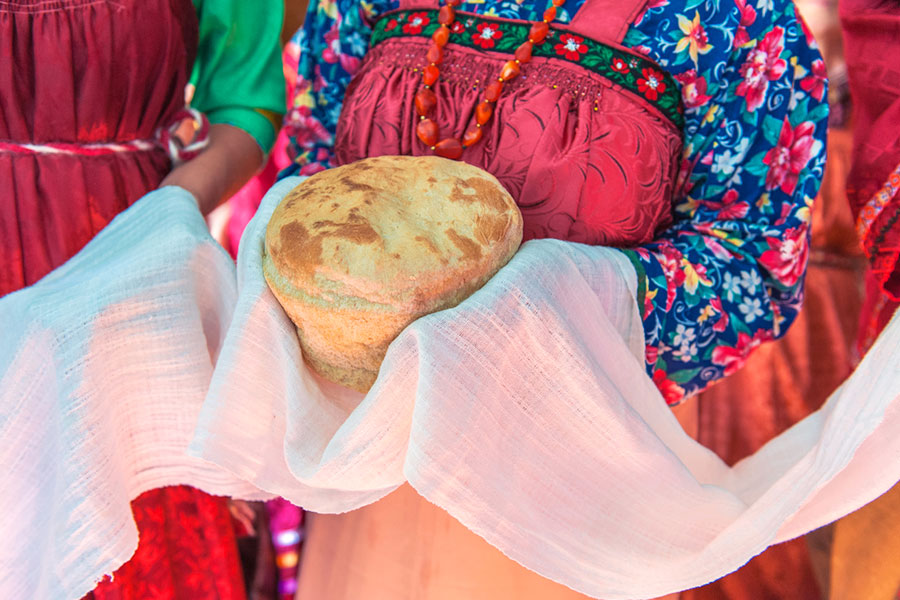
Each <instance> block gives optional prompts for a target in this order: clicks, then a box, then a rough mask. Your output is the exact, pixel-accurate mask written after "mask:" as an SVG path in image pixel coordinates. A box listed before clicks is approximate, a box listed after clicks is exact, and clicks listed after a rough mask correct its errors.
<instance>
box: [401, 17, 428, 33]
mask: <svg viewBox="0 0 900 600" xmlns="http://www.w3.org/2000/svg"><path fill="white" fill-rule="evenodd" d="M430 22H431V19H429V18H428V14H427V13H424V12H415V13H412V14H410V15H409V16H408V17H407V18H406V23H405V24H404V25H403V33H408V34H410V35H416V34H419V33H422V28H423V27H425V26H426V25H428V24H429V23H430Z"/></svg>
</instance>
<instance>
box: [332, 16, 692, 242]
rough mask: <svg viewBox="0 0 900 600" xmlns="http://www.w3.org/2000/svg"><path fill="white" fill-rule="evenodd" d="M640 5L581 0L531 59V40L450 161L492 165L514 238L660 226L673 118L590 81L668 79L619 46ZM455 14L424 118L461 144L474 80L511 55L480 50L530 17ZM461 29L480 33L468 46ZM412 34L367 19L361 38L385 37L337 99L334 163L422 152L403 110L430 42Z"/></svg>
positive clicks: (479, 87)
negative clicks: (479, 130) (515, 73)
mask: <svg viewBox="0 0 900 600" xmlns="http://www.w3.org/2000/svg"><path fill="white" fill-rule="evenodd" d="M643 5H644V2H643V1H642V0H625V1H623V2H616V3H610V2H605V1H604V0H587V3H586V4H585V5H584V6H583V7H582V8H581V10H579V11H578V13H577V14H576V15H575V18H574V19H573V20H572V22H571V24H569V25H568V26H558V27H557V26H554V29H557V30H558V31H556V32H552V33H551V35H550V36H549V37H548V38H547V40H546V41H545V42H544V44H543V48H542V50H543V51H544V52H547V51H548V50H549V51H550V53H552V55H553V58H548V57H546V56H540V55H539V52H538V47H537V46H536V48H535V55H534V58H533V59H532V60H531V62H529V63H528V64H526V65H524V67H523V69H522V75H521V76H520V77H518V78H516V79H513V80H512V81H510V82H508V83H506V84H505V87H504V90H503V93H502V95H501V96H500V99H499V102H498V103H497V104H496V106H495V108H494V116H493V117H492V118H491V121H490V122H489V125H488V126H487V127H485V131H484V138H483V139H482V140H481V141H480V142H479V143H477V144H475V145H474V146H471V147H470V148H467V149H466V150H465V151H464V153H463V156H462V160H464V161H465V162H468V163H470V164H473V165H475V166H478V167H480V168H482V169H484V170H486V171H488V172H490V173H492V174H493V175H494V176H496V177H497V178H498V179H499V180H500V182H501V183H502V184H503V185H504V186H505V187H506V189H507V190H509V192H510V193H511V194H512V195H513V197H514V198H515V199H516V201H517V202H518V204H519V207H520V208H521V210H522V214H523V217H524V219H525V239H532V238H547V237H550V238H557V239H563V240H568V241H574V242H583V243H588V244H600V245H605V246H633V245H637V244H640V243H644V242H649V241H651V240H652V239H653V238H654V234H655V233H656V232H657V231H659V230H660V229H661V228H663V227H665V226H666V225H669V224H670V223H671V221H672V214H671V213H672V209H671V202H672V197H673V192H674V185H675V176H676V172H677V169H678V164H679V157H680V156H681V145H682V142H681V130H680V127H678V124H677V121H678V118H679V116H680V113H679V112H677V108H675V112H672V111H670V113H669V114H668V115H667V114H666V113H665V112H664V111H663V110H661V109H660V107H659V105H658V104H654V103H653V102H651V101H649V100H648V97H650V96H654V95H655V94H652V93H651V94H649V95H642V94H641V93H640V92H639V91H638V90H637V89H635V90H627V89H624V88H623V87H622V86H620V85H619V84H618V83H616V82H615V81H614V80H613V79H609V78H607V77H604V76H603V75H601V73H603V72H604V71H605V72H606V73H607V74H609V75H611V76H612V77H613V78H615V77H616V76H617V74H619V73H621V72H623V71H632V70H634V71H633V72H640V73H642V74H643V75H644V80H645V82H648V83H649V85H653V82H654V81H657V80H658V81H664V80H665V79H666V78H668V76H667V75H666V74H665V72H664V71H663V69H662V68H660V67H659V66H658V65H656V64H655V63H653V62H652V61H651V60H649V59H648V58H646V57H644V56H643V55H641V54H638V53H636V52H634V51H633V50H630V49H627V48H625V47H623V46H622V45H621V41H622V37H623V36H624V34H625V32H626V30H627V29H628V25H629V24H630V22H631V21H632V20H633V18H634V16H635V15H636V14H638V13H639V11H640V10H641V9H642V8H643ZM437 8H438V2H437V1H436V0H404V1H403V2H401V4H400V10H399V11H395V13H394V14H397V15H402V14H405V12H404V11H410V10H415V11H419V10H421V11H423V12H422V15H423V16H424V17H426V18H429V19H434V18H435V17H433V16H432V17H429V16H428V15H429V13H428V12H427V11H433V10H435V9H437ZM456 20H457V22H458V23H459V24H460V27H462V26H465V27H466V29H465V32H459V33H452V34H451V36H450V42H451V43H450V44H449V45H448V46H447V47H446V48H445V54H444V61H443V64H441V66H440V72H441V76H440V80H439V82H438V84H437V85H436V88H435V91H436V93H437V98H438V104H437V108H436V116H435V117H434V120H435V121H436V122H437V123H438V125H439V126H440V128H441V132H442V137H443V136H446V135H453V136H456V137H458V138H460V139H461V138H462V134H463V133H464V132H465V130H466V129H467V128H468V127H469V125H470V124H471V123H472V122H474V112H475V107H476V105H477V104H478V103H479V102H481V100H482V99H483V96H484V87H485V86H486V84H487V83H490V82H492V81H495V80H496V78H497V76H498V74H499V73H500V70H501V68H502V66H503V64H504V63H505V62H506V61H507V60H509V59H510V58H511V56H510V54H511V52H502V51H498V52H489V53H487V54H486V53H484V52H483V49H488V50H490V49H492V48H495V47H496V48H497V49H498V50H500V49H505V47H506V46H507V45H509V44H510V43H514V45H512V46H511V48H512V49H513V50H514V48H515V47H516V46H518V44H519V43H521V42H523V41H525V40H526V39H527V30H528V28H529V27H530V24H529V23H527V22H524V21H512V20H508V19H490V18H486V17H481V16H477V17H476V16H474V15H473V16H468V15H466V14H465V13H458V14H457V19H456ZM501 22H502V23H504V25H505V26H504V29H505V30H506V34H505V35H504V36H503V38H506V39H503V38H490V37H489V36H490V35H491V34H492V33H493V32H494V29H492V27H494V26H495V25H494V24H496V23H501ZM467 23H468V25H466V24H467ZM510 24H512V25H516V24H518V27H515V26H513V27H512V28H510V27H509V25H510ZM485 28H487V29H488V30H489V31H488V32H487V33H485ZM451 31H453V30H452V29H451ZM473 31H481V32H482V36H481V37H480V38H478V39H475V40H474V41H473V37H472V32H473ZM551 31H552V30H551ZM563 32H566V33H563ZM410 33H412V34H415V33H417V32H416V31H415V29H414V28H413V29H411V28H410V27H409V24H408V23H407V24H406V25H402V26H401V25H400V24H399V23H397V21H396V20H395V21H394V22H393V24H392V20H391V13H388V14H387V15H385V16H384V17H383V18H382V19H381V20H380V21H379V23H378V24H377V25H376V31H375V33H374V35H373V40H383V41H381V42H380V43H377V45H375V46H374V47H373V48H372V50H371V51H369V52H368V53H367V54H366V56H365V58H364V60H363V62H362V65H361V67H360V70H359V72H358V73H357V75H356V76H355V77H354V78H353V81H352V82H351V83H350V86H349V87H348V89H347V94H346V97H345V99H344V106H343V111H342V113H341V119H340V121H339V124H338V129H337V137H336V141H335V156H336V161H337V163H338V164H347V163H351V162H353V161H355V160H359V159H361V158H365V157H371V156H380V155H413V156H416V155H422V154H430V153H431V151H430V150H429V149H428V148H427V147H426V146H425V145H424V144H423V143H422V142H421V141H419V139H418V138H417V137H416V133H415V127H416V122H417V120H416V118H415V116H416V113H415V110H414V107H413V97H414V96H415V93H416V91H417V90H418V89H419V88H420V87H421V86H422V75H421V69H422V68H423V67H424V66H425V54H426V52H427V51H428V46H429V44H430V40H429V39H428V38H427V37H423V36H416V35H408V34H410ZM516 33H518V34H519V35H518V36H515V37H516V39H515V40H513V39H512V38H513V37H514V34H516ZM404 34H407V35H404ZM385 38H386V39H385ZM519 38H521V39H519ZM464 42H469V43H470V44H471V45H472V47H465V46H464V45H463V43H464ZM476 45H477V46H480V48H476V47H474V46H476ZM567 46H569V47H570V48H571V47H575V48H578V49H579V50H576V51H574V52H572V51H570V50H569V48H567ZM581 48H584V49H585V50H586V51H584V52H582V51H581V50H580V49H581ZM600 57H608V58H604V59H601V58H600ZM559 58H563V59H565V58H568V59H569V60H558V59H559ZM598 59H599V60H602V61H603V62H602V63H598ZM592 60H593V63H594V64H592V65H591V67H592V68H588V64H589V63H591V62H592ZM667 83H668V84H669V85H668V86H666V87H668V89H669V90H677V89H678V87H677V86H676V84H675V83H674V81H667ZM660 87H661V88H662V86H660ZM677 96H678V94H677V92H676V97H677ZM675 103H676V105H677V100H676V101H675Z"/></svg>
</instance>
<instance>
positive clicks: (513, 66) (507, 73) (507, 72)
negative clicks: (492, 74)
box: [500, 60, 519, 81]
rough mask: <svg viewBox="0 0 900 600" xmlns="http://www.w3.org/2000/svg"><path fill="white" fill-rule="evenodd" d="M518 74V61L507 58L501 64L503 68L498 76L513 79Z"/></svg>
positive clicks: (504, 79)
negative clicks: (504, 62)
mask: <svg viewBox="0 0 900 600" xmlns="http://www.w3.org/2000/svg"><path fill="white" fill-rule="evenodd" d="M518 76H519V63H517V62H516V61H514V60H509V61H507V62H506V64H505V65H503V70H502V71H500V78H501V79H503V81H509V80H510V79H515V78H516V77H518Z"/></svg>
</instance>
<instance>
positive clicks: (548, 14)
mask: <svg viewBox="0 0 900 600" xmlns="http://www.w3.org/2000/svg"><path fill="white" fill-rule="evenodd" d="M555 18H556V7H555V6H551V7H550V8H548V9H547V10H545V11H544V21H546V22H548V23H549V22H550V21H552V20H553V19H555Z"/></svg>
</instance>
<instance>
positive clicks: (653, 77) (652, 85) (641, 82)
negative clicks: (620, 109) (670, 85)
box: [637, 67, 666, 101]
mask: <svg viewBox="0 0 900 600" xmlns="http://www.w3.org/2000/svg"><path fill="white" fill-rule="evenodd" d="M641 74H642V75H643V78H639V79H638V80H637V84H638V90H640V92H641V93H642V94H644V96H646V97H647V100H654V101H655V100H657V99H658V98H659V95H660V94H661V93H663V92H665V91H666V83H665V82H664V81H663V74H662V73H660V72H659V71H657V70H655V69H651V68H649V67H648V68H646V69H641Z"/></svg>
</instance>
